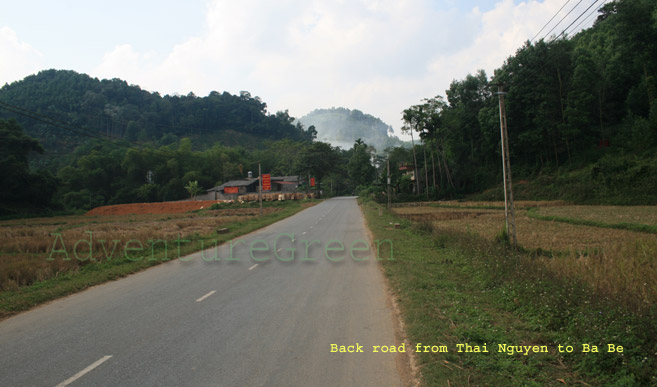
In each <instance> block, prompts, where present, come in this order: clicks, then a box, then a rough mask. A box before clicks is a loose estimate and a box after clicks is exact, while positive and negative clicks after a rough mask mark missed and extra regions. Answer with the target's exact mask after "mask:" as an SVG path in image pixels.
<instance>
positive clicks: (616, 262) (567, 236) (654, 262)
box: [393, 202, 657, 306]
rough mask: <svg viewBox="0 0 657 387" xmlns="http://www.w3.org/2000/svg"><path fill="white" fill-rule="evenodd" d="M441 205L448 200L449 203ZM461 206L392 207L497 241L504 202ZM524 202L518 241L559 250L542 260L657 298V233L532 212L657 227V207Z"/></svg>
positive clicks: (564, 271) (623, 291) (602, 285)
mask: <svg viewBox="0 0 657 387" xmlns="http://www.w3.org/2000/svg"><path fill="white" fill-rule="evenodd" d="M440 204H445V203H444V202H442V203H440ZM449 204H450V205H452V206H454V205H459V206H461V207H462V208H448V207H431V206H426V205H425V206H419V207H399V208H394V209H393V211H394V212H396V213H397V214H399V215H400V216H402V217H404V218H407V219H410V220H412V221H416V222H430V223H431V225H432V228H433V230H434V232H436V233H440V232H441V230H452V231H459V232H466V233H474V234H477V235H480V236H482V237H484V238H486V239H489V240H494V239H495V236H496V235H498V234H499V233H500V232H501V231H502V229H503V228H504V211H503V210H495V209H492V210H489V209H481V208H468V207H491V206H498V205H500V204H501V205H502V206H503V203H493V202H486V203H484V202H481V203H476V204H475V203H457V202H452V203H449ZM536 204H537V203H531V202H525V203H524V204H521V205H520V206H519V208H517V210H516V225H517V236H518V244H519V245H521V246H522V247H524V248H526V249H531V250H538V249H541V250H544V251H545V250H548V251H551V252H555V253H559V254H557V255H555V256H553V257H550V258H548V257H540V258H538V259H537V262H539V263H541V264H543V265H545V267H547V268H549V269H550V270H552V271H554V272H556V273H558V274H559V275H562V276H574V277H577V278H579V279H581V280H584V281H586V282H588V283H589V284H591V285H592V286H594V287H596V288H597V289H600V290H603V291H605V292H607V293H612V294H614V295H623V296H624V297H629V298H632V299H635V300H636V302H638V303H641V304H642V305H643V306H651V305H654V304H655V302H657V287H655V286H654V284H655V283H657V235H655V234H650V233H642V232H635V231H627V230H619V229H611V228H600V227H593V226H583V225H574V224H569V223H562V222H555V221H544V220H538V219H533V218H530V217H528V216H527V210H526V209H524V208H528V207H540V208H539V209H538V213H539V214H541V215H551V216H559V217H564V218H576V219H584V220H594V221H599V222H603V223H608V224H613V223H622V222H625V223H635V224H646V225H655V221H656V219H657V207H654V206H641V207H617V206H568V205H563V203H561V204H558V203H555V202H549V203H545V204H544V205H539V206H537V205H536Z"/></svg>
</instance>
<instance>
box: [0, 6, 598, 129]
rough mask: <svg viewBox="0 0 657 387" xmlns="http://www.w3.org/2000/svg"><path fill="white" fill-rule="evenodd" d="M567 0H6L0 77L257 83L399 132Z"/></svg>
mask: <svg viewBox="0 0 657 387" xmlns="http://www.w3.org/2000/svg"><path fill="white" fill-rule="evenodd" d="M564 2H565V0H542V1H538V0H533V1H514V0H498V1H494V0H486V1H473V0H466V1H454V0H445V1H437V0H342V1H340V0H334V1H313V0H276V1H273V0H272V1H268V0H241V1H234V0H191V1H186V2H182V1H173V0H160V1H153V0H146V1H139V0H133V1H125V0H118V1H91V0H87V1H79V0H74V1H73V0H68V1H67V0H64V1H30V0H24V1H4V0H3V1H2V5H1V6H0V9H2V12H0V58H2V60H1V61H0V85H1V84H4V83H10V82H13V81H16V80H20V79H22V78H24V77H25V76H27V75H29V74H33V73H36V72H38V71H39V70H43V69H49V68H56V69H71V70H75V71H78V72H83V73H87V74H90V75H92V76H95V77H99V78H114V77H117V78H122V79H125V80H126V81H128V82H129V83H131V84H138V85H140V86H141V87H142V88H144V89H146V90H150V91H158V92H160V93H161V94H172V93H180V94H187V93H188V92H190V91H193V92H194V93H195V94H197V95H201V96H202V95H207V93H209V92H210V91H212V90H217V91H220V92H221V91H228V92H231V93H235V94H236V93H239V91H241V90H248V91H250V92H251V93H252V94H253V95H254V96H255V95H257V96H260V97H261V98H263V99H264V101H265V102H267V103H268V106H269V110H270V111H272V112H273V111H276V110H284V109H289V111H290V114H292V115H293V116H296V117H300V116H302V115H304V114H306V113H308V112H309V111H310V110H312V109H315V108H328V107H333V106H335V107H337V106H344V107H347V108H352V109H353V108H356V109H360V110H362V111H364V112H366V113H369V114H372V115H374V116H377V117H380V118H382V119H383V120H384V121H386V122H387V123H389V124H391V125H393V127H394V128H395V132H396V133H399V128H400V127H401V111H402V110H403V109H405V108H407V107H409V106H411V105H413V104H416V103H419V102H420V101H421V99H422V98H426V97H432V96H435V95H438V94H442V95H444V90H445V89H446V88H448V87H449V83H450V82H451V81H452V80H453V79H461V78H463V77H464V76H465V75H467V74H468V73H474V72H475V71H477V70H478V69H484V70H486V71H487V72H488V73H490V72H491V71H492V69H494V68H496V67H498V66H499V65H500V64H501V63H502V61H503V60H504V59H505V58H506V57H508V56H509V55H511V54H512V53H513V52H514V51H515V50H516V49H517V48H518V47H519V46H520V45H521V44H522V43H523V41H525V40H527V39H529V38H531V37H532V36H533V35H534V34H535V33H536V32H538V30H539V29H540V28H541V27H542V26H543V24H545V22H547V21H548V20H549V18H550V17H551V16H552V15H553V14H554V13H555V12H556V11H557V10H558V9H559V8H560V7H561V6H562V5H563V4H564ZM573 3H574V2H573ZM583 3H586V1H585V2H583ZM586 6H587V4H585V5H583V7H586ZM576 13H577V12H574V14H576Z"/></svg>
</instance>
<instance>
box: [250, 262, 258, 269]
mask: <svg viewBox="0 0 657 387" xmlns="http://www.w3.org/2000/svg"><path fill="white" fill-rule="evenodd" d="M256 266H258V264H257V263H256V264H255V265H253V266H251V267H250V268H249V270H253V269H255V268H256Z"/></svg>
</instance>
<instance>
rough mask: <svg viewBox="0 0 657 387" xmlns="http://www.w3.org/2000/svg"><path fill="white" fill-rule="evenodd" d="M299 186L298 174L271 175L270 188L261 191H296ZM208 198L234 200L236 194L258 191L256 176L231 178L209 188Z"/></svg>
mask: <svg viewBox="0 0 657 387" xmlns="http://www.w3.org/2000/svg"><path fill="white" fill-rule="evenodd" d="M298 187H299V176H272V177H271V190H270V191H263V192H281V193H292V192H297V188H298ZM207 192H208V195H204V196H209V200H220V199H221V200H236V199H237V197H238V196H241V195H246V194H249V193H258V178H246V179H240V180H231V181H228V182H226V183H224V184H222V185H219V186H217V187H214V188H210V189H209V190H208V191H207Z"/></svg>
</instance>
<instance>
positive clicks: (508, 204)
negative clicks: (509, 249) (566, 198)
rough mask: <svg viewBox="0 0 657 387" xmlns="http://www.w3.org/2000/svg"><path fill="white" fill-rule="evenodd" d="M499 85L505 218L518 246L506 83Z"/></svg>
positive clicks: (507, 229)
mask: <svg viewBox="0 0 657 387" xmlns="http://www.w3.org/2000/svg"><path fill="white" fill-rule="evenodd" d="M492 85H497V93H496V94H497V95H498V96H499V98H500V137H501V139H500V143H501V144H502V174H503V175H504V219H505V221H506V234H507V235H508V236H510V237H511V238H512V243H513V247H517V245H518V240H517V237H516V213H515V207H514V205H513V183H512V180H511V161H510V160H509V135H508V133H507V130H506V109H505V107H504V96H505V95H506V93H505V92H504V85H502V84H501V83H499V84H492Z"/></svg>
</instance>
